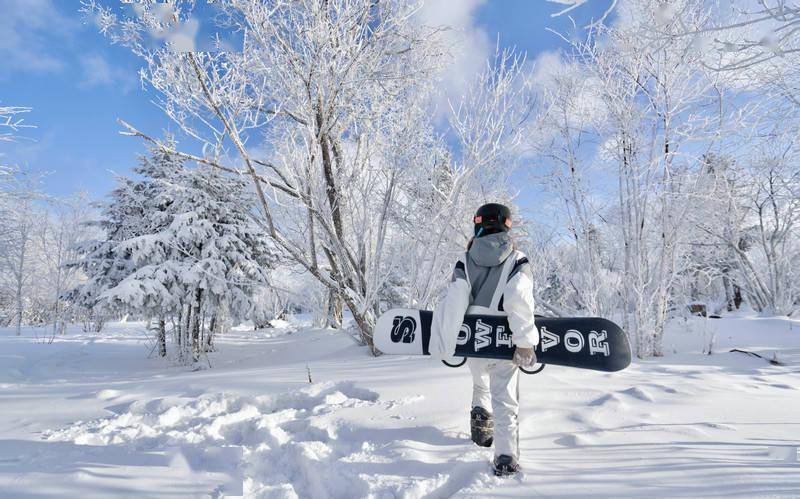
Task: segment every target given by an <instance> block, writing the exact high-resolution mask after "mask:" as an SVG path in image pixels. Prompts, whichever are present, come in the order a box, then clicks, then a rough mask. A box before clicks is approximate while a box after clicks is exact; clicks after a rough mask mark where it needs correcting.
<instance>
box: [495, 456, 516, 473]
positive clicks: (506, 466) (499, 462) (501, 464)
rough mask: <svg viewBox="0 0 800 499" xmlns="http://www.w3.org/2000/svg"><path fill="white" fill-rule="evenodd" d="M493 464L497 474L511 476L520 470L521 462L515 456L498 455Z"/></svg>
mask: <svg viewBox="0 0 800 499" xmlns="http://www.w3.org/2000/svg"><path fill="white" fill-rule="evenodd" d="M493 464H494V466H493V467H494V474H495V476H510V475H513V474H515V473H517V472H519V463H518V462H517V459H516V458H515V457H514V456H506V455H505V454H504V455H502V456H497V457H496V458H494V463H493Z"/></svg>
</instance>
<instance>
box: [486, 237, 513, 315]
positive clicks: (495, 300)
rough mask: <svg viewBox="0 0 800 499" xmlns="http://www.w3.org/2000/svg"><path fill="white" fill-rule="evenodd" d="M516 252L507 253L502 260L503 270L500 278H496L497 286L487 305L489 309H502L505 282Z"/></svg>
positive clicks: (509, 273)
mask: <svg viewBox="0 0 800 499" xmlns="http://www.w3.org/2000/svg"><path fill="white" fill-rule="evenodd" d="M518 253H519V252H518V251H514V252H512V253H511V254H510V255H508V258H506V261H505V262H503V270H502V272H501V273H500V278H499V279H498V280H497V288H495V290H494V295H493V296H492V304H491V305H490V306H489V308H490V309H491V310H497V311H502V309H501V307H500V304H501V303H502V301H503V293H504V292H505V290H506V283H507V282H508V279H509V276H510V275H511V271H512V270H513V268H514V265H515V264H516V263H517V254H518Z"/></svg>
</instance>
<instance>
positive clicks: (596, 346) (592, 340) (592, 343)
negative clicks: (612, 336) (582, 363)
mask: <svg viewBox="0 0 800 499" xmlns="http://www.w3.org/2000/svg"><path fill="white" fill-rule="evenodd" d="M606 338H608V333H607V332H606V331H600V332H599V333H598V332H597V331H592V332H590V333H589V353H590V354H591V355H594V354H596V353H602V354H603V355H605V356H606V357H608V356H609V355H611V352H610V351H609V349H608V343H606Z"/></svg>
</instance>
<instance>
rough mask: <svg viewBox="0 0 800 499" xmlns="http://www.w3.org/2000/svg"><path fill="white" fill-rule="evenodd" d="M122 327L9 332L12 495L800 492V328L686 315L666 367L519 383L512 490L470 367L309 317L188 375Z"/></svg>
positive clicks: (232, 347)
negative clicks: (483, 439)
mask: <svg viewBox="0 0 800 499" xmlns="http://www.w3.org/2000/svg"><path fill="white" fill-rule="evenodd" d="M704 324H705V325H706V327H709V328H716V330H717V337H716V348H715V351H716V352H717V353H715V354H714V355H711V356H704V355H701V354H700V352H701V350H702V345H703V332H702V328H703V327H704ZM108 329H109V332H107V333H104V334H102V335H92V334H84V333H80V332H79V330H77V329H73V330H70V332H69V333H68V334H67V335H66V336H65V337H63V338H58V339H56V341H55V342H54V343H53V344H51V345H47V344H40V343H36V342H35V341H34V334H33V331H32V330H27V331H25V334H24V335H23V336H22V337H19V338H18V337H15V336H13V332H12V331H11V330H0V496H3V497H41V496H46V497H82V498H88V497H109V496H113V495H126V496H136V497H170V496H172V497H179V496H200V497H202V496H209V495H211V496H216V495H221V494H223V493H224V494H234V495H236V494H237V493H238V494H242V493H243V494H244V495H245V496H248V497H303V498H306V497H311V498H317V497H320V498H323V497H332V498H334V497H335V498H338V497H342V498H344V497H347V498H352V497H376V498H383V497H405V498H413V497H449V496H455V497H588V496H592V497H628V496H630V497H645V496H647V497H653V496H657V497H665V496H675V497H710V496H722V495H726V496H742V497H800V463H798V456H797V446H798V445H800V418H798V414H800V321H790V320H786V319H760V318H725V319H721V320H709V321H708V322H705V323H704V322H703V319H690V320H689V322H688V323H684V322H683V321H675V322H673V323H672V324H671V328H670V330H669V331H668V336H667V339H666V342H665V344H666V346H667V350H668V355H667V356H666V357H664V358H659V359H650V360H646V361H635V362H634V364H633V365H632V366H631V367H630V368H629V369H627V370H626V371H623V372H620V373H610V374H606V373H596V372H591V371H581V370H577V369H569V368H558V367H548V368H547V369H545V371H544V372H543V373H541V374H538V375H536V376H523V377H522V386H521V390H522V411H521V415H520V427H521V435H520V443H521V447H522V464H523V466H524V468H525V472H524V473H523V474H522V475H521V476H519V477H516V478H511V479H500V478H495V477H494V476H492V475H491V474H490V473H489V464H488V463H489V459H490V456H491V451H490V450H486V449H480V448H477V447H475V446H473V445H472V444H471V442H470V440H469V436H468V409H469V407H468V404H469V400H470V396H469V393H470V378H469V373H468V370H467V369H466V368H460V369H449V368H446V367H444V366H442V365H438V364H436V363H435V362H433V361H432V360H430V359H427V358H412V357H390V356H383V357H380V358H372V357H370V356H368V355H367V353H366V350H365V349H364V348H360V347H357V346H355V344H354V343H353V342H352V340H351V339H350V338H349V337H348V336H347V335H346V334H344V333H342V332H337V331H319V330H310V329H306V328H303V327H302V325H299V326H298V325H297V324H295V325H292V326H290V327H287V328H284V329H277V330H267V331H258V332H255V333H253V332H248V331H242V330H239V331H234V332H232V333H230V334H228V335H226V336H224V337H222V338H220V339H219V340H218V347H219V352H217V353H213V354H211V355H210V359H209V360H210V362H211V364H212V365H213V368H211V369H204V370H200V371H194V372H192V371H189V370H187V369H186V368H182V367H175V366H170V365H169V364H168V363H166V362H165V361H162V360H160V359H154V358H152V359H148V358H147V353H148V347H147V341H146V340H145V338H144V326H143V325H142V324H137V323H131V324H112V325H110V326H109V328H108ZM732 347H738V348H745V349H748V350H751V351H755V352H759V353H761V354H762V355H764V356H766V357H769V358H771V357H772V355H773V354H774V353H776V352H777V354H778V359H779V360H780V361H782V362H784V363H786V365H785V366H782V367H781V366H773V365H771V364H769V363H768V362H766V361H764V360H761V359H757V358H752V357H748V356H745V355H743V354H739V353H725V352H727V351H728V350H729V349H730V348H732ZM309 371H310V374H311V376H312V379H313V381H314V383H313V384H309V382H308V376H309Z"/></svg>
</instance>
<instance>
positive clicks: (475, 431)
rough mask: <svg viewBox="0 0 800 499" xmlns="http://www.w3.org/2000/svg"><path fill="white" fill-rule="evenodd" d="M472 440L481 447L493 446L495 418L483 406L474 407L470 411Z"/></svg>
mask: <svg viewBox="0 0 800 499" xmlns="http://www.w3.org/2000/svg"><path fill="white" fill-rule="evenodd" d="M469 420H470V434H471V436H472V441H473V442H475V444H476V445H478V446H480V447H491V446H492V442H493V441H494V419H493V418H492V415H491V414H490V413H489V411H487V410H486V409H484V408H483V407H477V406H476V407H473V408H472V411H470V413H469Z"/></svg>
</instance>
